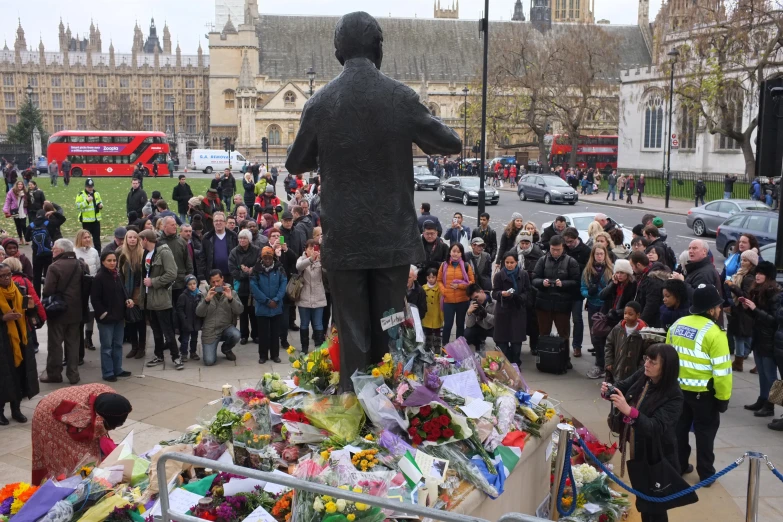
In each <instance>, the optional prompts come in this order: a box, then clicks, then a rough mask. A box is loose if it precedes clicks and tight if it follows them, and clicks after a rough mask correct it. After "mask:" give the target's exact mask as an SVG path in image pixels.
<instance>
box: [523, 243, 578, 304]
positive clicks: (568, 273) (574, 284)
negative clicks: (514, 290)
mask: <svg viewBox="0 0 783 522" xmlns="http://www.w3.org/2000/svg"><path fill="white" fill-rule="evenodd" d="M580 276H581V272H579V263H577V262H576V259H574V258H572V257H570V256H569V255H568V254H563V255H561V256H560V258H559V259H557V260H556V259H555V258H553V257H552V255H551V254H547V255H545V256H544V257H542V258H541V259H539V260H538V262H537V263H536V267H535V269H534V270H533V286H534V287H535V289H536V291H537V293H536V308H540V309H542V310H550V311H554V312H562V313H565V312H569V313H570V312H571V303H572V302H573V301H574V300H576V299H577V297H576V296H577V295H579V296H581V294H580V287H581V283H580V281H579V278H580ZM544 279H549V280H550V281H555V280H557V279H560V281H561V282H562V284H563V286H562V287H557V286H554V285H550V286H549V287H545V286H544Z"/></svg>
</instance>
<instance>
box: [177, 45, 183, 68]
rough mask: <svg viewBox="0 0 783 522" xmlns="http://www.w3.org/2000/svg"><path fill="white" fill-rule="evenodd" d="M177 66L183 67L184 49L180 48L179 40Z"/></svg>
mask: <svg viewBox="0 0 783 522" xmlns="http://www.w3.org/2000/svg"><path fill="white" fill-rule="evenodd" d="M177 67H182V51H181V50H180V48H179V41H177Z"/></svg>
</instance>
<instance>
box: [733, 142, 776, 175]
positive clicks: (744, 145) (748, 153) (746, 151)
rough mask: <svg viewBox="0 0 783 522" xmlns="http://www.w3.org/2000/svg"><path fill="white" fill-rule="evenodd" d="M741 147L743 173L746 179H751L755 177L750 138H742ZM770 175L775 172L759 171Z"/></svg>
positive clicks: (754, 160)
mask: <svg viewBox="0 0 783 522" xmlns="http://www.w3.org/2000/svg"><path fill="white" fill-rule="evenodd" d="M740 148H741V149H742V155H743V156H744V157H745V174H746V175H747V176H748V180H752V179H753V178H755V177H756V175H757V173H756V156H755V155H754V154H753V147H752V146H751V144H750V140H747V139H746V140H743V141H742V142H741V143H740ZM760 174H765V175H768V176H770V177H772V176H776V175H777V174H776V173H760Z"/></svg>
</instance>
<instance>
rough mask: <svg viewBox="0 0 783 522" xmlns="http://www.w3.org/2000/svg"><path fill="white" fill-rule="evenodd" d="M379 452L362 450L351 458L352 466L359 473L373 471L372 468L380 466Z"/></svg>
mask: <svg viewBox="0 0 783 522" xmlns="http://www.w3.org/2000/svg"><path fill="white" fill-rule="evenodd" d="M376 455H378V450H377V449H375V448H373V449H367V450H362V451H360V452H358V453H354V455H353V457H351V464H353V465H354V466H356V469H358V470H359V471H371V470H372V468H374V467H375V466H377V465H378V457H377V456H376Z"/></svg>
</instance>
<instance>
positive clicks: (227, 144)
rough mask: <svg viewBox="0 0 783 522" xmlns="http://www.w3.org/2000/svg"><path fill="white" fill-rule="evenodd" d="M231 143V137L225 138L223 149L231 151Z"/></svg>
mask: <svg viewBox="0 0 783 522" xmlns="http://www.w3.org/2000/svg"><path fill="white" fill-rule="evenodd" d="M230 144H231V138H223V150H224V151H226V152H230V148H229V147H230V146H231V145H230Z"/></svg>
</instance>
